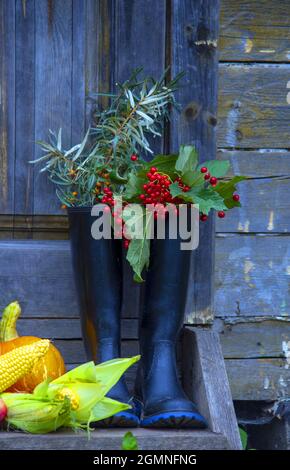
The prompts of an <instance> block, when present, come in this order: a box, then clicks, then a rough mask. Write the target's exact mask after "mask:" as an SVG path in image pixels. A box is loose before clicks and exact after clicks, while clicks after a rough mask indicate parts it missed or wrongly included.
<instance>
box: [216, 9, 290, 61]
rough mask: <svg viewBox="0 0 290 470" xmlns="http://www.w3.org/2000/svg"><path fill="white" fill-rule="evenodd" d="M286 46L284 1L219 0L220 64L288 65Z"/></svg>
mask: <svg viewBox="0 0 290 470" xmlns="http://www.w3.org/2000/svg"><path fill="white" fill-rule="evenodd" d="M289 42H290V19H289V2H288V1H287V0H278V1H275V2H273V1H271V0H261V1H259V2H256V1H251V0H221V25H220V40H219V47H220V49H221V55H220V57H221V60H223V61H228V62H238V61H241V62H250V61H254V62H257V61H261V62H289V60H290V47H289Z"/></svg>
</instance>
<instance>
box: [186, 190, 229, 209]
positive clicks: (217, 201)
mask: <svg viewBox="0 0 290 470" xmlns="http://www.w3.org/2000/svg"><path fill="white" fill-rule="evenodd" d="M188 193H190V191H188ZM188 193H186V194H188ZM192 195H193V200H194V203H195V204H199V211H200V212H202V213H203V214H206V215H208V213H209V212H210V210H211V209H215V210H216V211H222V210H225V209H226V208H227V207H226V205H225V203H224V200H223V198H222V197H221V196H220V195H219V194H217V193H216V192H215V191H214V190H213V189H212V188H210V187H208V188H204V189H201V190H200V191H198V192H197V193H194V192H193V191H192Z"/></svg>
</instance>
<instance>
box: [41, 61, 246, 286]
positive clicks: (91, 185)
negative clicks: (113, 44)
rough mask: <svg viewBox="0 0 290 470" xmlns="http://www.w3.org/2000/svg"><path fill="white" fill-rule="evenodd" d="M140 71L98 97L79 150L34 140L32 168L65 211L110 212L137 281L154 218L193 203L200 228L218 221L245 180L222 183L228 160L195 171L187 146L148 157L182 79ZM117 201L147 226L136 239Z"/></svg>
mask: <svg viewBox="0 0 290 470" xmlns="http://www.w3.org/2000/svg"><path fill="white" fill-rule="evenodd" d="M140 72H141V69H138V70H136V71H134V73H133V74H132V76H131V77H130V78H129V79H128V80H126V81H125V82H124V83H122V84H118V86H117V93H116V94H101V93H98V94H97V95H98V96H99V95H105V96H107V97H108V99H109V102H110V105H109V106H108V107H107V108H106V109H104V110H101V111H100V112H96V113H95V116H94V117H95V119H94V123H93V125H92V126H91V127H90V128H89V129H88V130H87V132H86V135H85V136H84V139H83V141H82V142H81V143H79V144H77V145H75V146H73V147H72V148H70V149H64V148H63V145H62V132H61V129H60V130H59V132H58V134H54V133H53V132H52V131H50V140H49V142H44V141H38V144H39V145H40V146H41V147H42V149H43V151H44V153H45V154H44V155H43V156H41V157H40V158H38V159H37V160H35V161H34V162H33V163H37V162H42V163H44V166H43V168H42V169H41V171H42V172H43V171H46V172H48V175H49V178H50V180H51V181H52V182H53V183H54V184H55V185H56V187H57V189H56V194H57V196H58V198H59V199H60V201H61V203H62V207H63V208H66V207H87V206H93V205H95V204H98V203H102V204H105V205H106V206H108V207H109V210H108V212H110V215H112V216H113V217H112V218H115V221H114V222H115V223H114V227H115V232H116V233H115V235H116V238H123V239H124V245H125V248H127V249H128V252H127V260H128V261H129V263H130V264H131V266H132V268H133V271H134V274H135V276H134V277H135V280H136V281H139V282H140V281H142V271H143V269H144V267H146V266H148V264H149V256H150V238H148V237H147V236H146V235H147V233H148V225H150V224H151V222H152V221H153V220H154V219H156V218H158V217H163V218H164V217H166V213H167V206H168V205H171V204H173V205H175V206H179V205H180V204H189V203H190V204H198V205H199V211H200V220H201V221H203V222H205V221H206V220H207V218H208V214H209V212H210V211H211V210H216V211H217V213H218V216H219V217H220V218H223V217H225V212H226V211H227V210H229V209H231V208H233V207H236V206H240V201H239V199H240V198H239V195H238V194H236V184H237V183H238V182H239V181H241V180H243V179H245V178H244V177H242V176H235V177H233V178H227V177H226V174H227V172H228V170H229V166H230V164H229V162H228V161H217V160H210V161H207V162H203V164H199V162H198V155H197V152H196V150H195V148H194V147H193V146H190V145H182V146H181V147H180V149H179V152H178V153H176V154H170V155H156V156H153V151H152V149H151V145H150V139H149V137H150V136H151V137H153V138H158V137H161V136H162V132H163V126H164V122H165V121H166V120H168V119H169V115H170V109H171V108H172V106H177V107H178V105H177V103H176V101H175V98H174V92H175V90H176V89H177V87H178V81H179V79H180V76H181V75H182V74H180V75H179V76H177V77H175V79H174V80H172V81H170V82H168V83H166V82H165V76H166V73H165V74H164V75H163V77H161V79H160V80H154V79H153V78H151V77H150V78H148V77H147V78H144V79H139V75H140ZM151 140H152V139H151ZM146 154H147V155H150V154H151V156H152V159H151V161H150V162H148V161H146V160H145V159H144V158H143V156H145V155H146ZM118 198H122V204H123V206H124V205H125V206H126V205H127V204H130V203H138V204H139V205H141V207H142V211H143V212H142V218H144V220H145V219H146V222H145V223H144V230H143V235H142V237H138V238H130V236H129V235H128V233H129V232H130V231H129V230H128V225H129V218H130V217H131V216H130V217H129V215H128V211H126V210H124V211H123V210H120V209H117V210H116V209H114V206H115V205H116V201H118ZM149 206H150V210H148V207H149ZM152 206H153V210H152ZM154 208H156V210H155V209H154ZM177 210H178V208H177ZM139 218H140V215H139ZM116 222H118V223H117V224H116ZM137 222H138V221H136V223H137ZM118 224H119V228H118V227H117V230H116V225H117V226H118ZM130 226H132V220H131V221H130Z"/></svg>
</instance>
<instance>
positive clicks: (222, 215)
mask: <svg viewBox="0 0 290 470" xmlns="http://www.w3.org/2000/svg"><path fill="white" fill-rule="evenodd" d="M225 216H226V213H225V212H224V211H218V217H219V218H220V219H223V218H224V217H225Z"/></svg>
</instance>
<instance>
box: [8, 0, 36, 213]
mask: <svg viewBox="0 0 290 470" xmlns="http://www.w3.org/2000/svg"><path fill="white" fill-rule="evenodd" d="M11 3H13V2H11ZM15 4H16V12H15V14H16V18H15V21H16V38H15V43H16V44H15V55H16V57H15V67H16V70H15V73H16V83H15V94H16V96H15V109H16V112H15V127H16V132H17V138H16V139H15V169H16V170H15V171H16V175H15V189H14V199H15V200H14V210H13V212H14V213H16V214H33V196H34V194H33V176H34V168H33V166H32V165H31V164H30V163H29V160H32V159H33V155H34V147H35V144H34V139H33V135H34V124H35V123H34V109H35V101H34V86H35V82H34V72H35V62H34V51H35V35H34V31H35V9H34V1H31V0H29V1H28V2H26V11H25V16H24V14H23V2H22V1H21V0H17V1H16V2H15Z"/></svg>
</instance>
